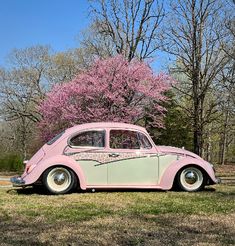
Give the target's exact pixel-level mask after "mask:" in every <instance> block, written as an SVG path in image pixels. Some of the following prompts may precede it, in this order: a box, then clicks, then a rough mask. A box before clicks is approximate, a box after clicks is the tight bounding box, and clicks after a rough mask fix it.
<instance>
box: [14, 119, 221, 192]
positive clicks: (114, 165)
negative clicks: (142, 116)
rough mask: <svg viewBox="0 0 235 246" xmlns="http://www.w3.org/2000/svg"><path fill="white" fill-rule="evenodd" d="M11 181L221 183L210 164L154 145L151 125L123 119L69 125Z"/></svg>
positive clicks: (89, 185) (184, 186) (62, 186)
mask: <svg viewBox="0 0 235 246" xmlns="http://www.w3.org/2000/svg"><path fill="white" fill-rule="evenodd" d="M11 182H12V183H13V186H22V187H25V186H28V185H35V184H39V183H40V184H43V185H44V186H45V187H46V189H47V190H48V191H49V192H50V193H52V194H65V193H68V192H70V191H72V190H73V189H77V188H80V189H82V190H87V189H99V188H105V189H109V188H118V189H120V188H129V189H132V188H133V189H137V188H138V189H162V190H169V189H171V188H172V187H173V185H177V186H178V187H179V188H180V189H181V190H184V191H198V190H201V189H202V188H203V187H204V186H205V185H210V184H215V183H219V179H217V178H216V177H215V173H214V169H213V166H212V165H211V164H209V163H208V162H206V161H204V160H203V159H202V158H200V157H199V156H198V155H196V154H194V153H192V152H189V151H186V150H184V149H179V148H174V147H166V146H156V145H155V144H154V142H153V141H152V139H151V137H150V136H149V134H148V133H147V131H146V130H145V129H144V128H142V127H140V126H136V125H131V124H124V123H114V122H110V123H89V124H83V125H77V126H74V127H72V128H69V129H67V130H65V131H63V132H61V133H60V134H58V135H57V136H55V137H54V138H53V139H51V140H50V141H49V142H47V143H46V144H45V145H44V146H43V147H42V148H41V149H39V151H38V152H37V153H36V154H35V155H34V156H33V157H32V158H31V159H30V160H29V161H28V162H27V163H26V167H25V171H24V173H23V174H22V176H20V177H13V178H11Z"/></svg>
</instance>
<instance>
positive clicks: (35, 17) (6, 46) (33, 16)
mask: <svg viewBox="0 0 235 246" xmlns="http://www.w3.org/2000/svg"><path fill="white" fill-rule="evenodd" d="M89 22H90V15H89V3H88V1H87V0H0V67H1V66H7V61H6V57H7V55H8V54H9V53H10V51H11V50H12V49H14V48H25V47H29V46H33V45H37V44H41V45H50V46H51V47H52V49H53V50H55V51H63V50H67V49H69V48H74V47H78V46H79V42H78V37H79V33H80V32H81V31H82V30H84V29H86V27H87V26H88V25H89ZM166 63H167V56H164V55H163V54H162V53H160V57H158V58H157V59H156V60H155V61H154V63H153V66H152V67H153V68H154V70H155V71H159V70H163V68H164V67H165V64H166Z"/></svg>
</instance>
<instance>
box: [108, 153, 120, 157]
mask: <svg viewBox="0 0 235 246" xmlns="http://www.w3.org/2000/svg"><path fill="white" fill-rule="evenodd" d="M118 156H119V154H118V153H111V154H109V157H118Z"/></svg>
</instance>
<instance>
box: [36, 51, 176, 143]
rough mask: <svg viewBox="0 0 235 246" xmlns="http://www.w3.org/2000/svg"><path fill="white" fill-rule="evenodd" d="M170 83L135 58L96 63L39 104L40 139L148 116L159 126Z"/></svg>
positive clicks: (55, 88)
mask: <svg viewBox="0 0 235 246" xmlns="http://www.w3.org/2000/svg"><path fill="white" fill-rule="evenodd" d="M172 83H173V80H172V79H171V77H169V76H168V75H166V74H164V73H160V74H157V75H155V74H154V73H153V71H152V69H151V68H150V67H149V66H148V65H147V64H146V63H144V62H141V61H138V60H137V59H134V60H132V61H131V62H130V63H129V62H128V61H127V60H126V59H125V58H124V57H123V56H121V55H118V56H116V57H112V58H108V59H106V60H97V61H96V62H95V64H94V65H93V66H92V67H91V68H90V69H89V70H87V71H84V72H83V73H81V74H79V75H78V76H77V77H76V78H75V79H74V80H72V81H71V82H68V83H65V84H62V85H56V86H54V87H53V89H52V90H51V91H50V92H49V93H48V94H47V96H46V99H45V100H44V101H42V102H41V104H40V106H39V111H40V113H41V114H42V115H43V119H42V121H41V122H40V123H39V129H40V131H41V136H42V137H43V139H44V140H47V139H49V138H50V137H51V136H53V135H54V134H56V133H57V132H58V131H60V130H62V129H64V128H67V127H70V126H73V125H76V124H81V123H86V122H98V121H118V122H126V123H135V122H136V121H138V120H140V119H142V118H144V117H148V118H149V117H150V118H151V122H152V124H153V125H155V126H158V127H162V126H163V122H162V120H163V117H164V113H165V112H166V109H165V108H164V107H163V106H162V103H163V102H165V101H167V97H166V95H165V92H166V91H167V90H169V89H170V87H171V84H172Z"/></svg>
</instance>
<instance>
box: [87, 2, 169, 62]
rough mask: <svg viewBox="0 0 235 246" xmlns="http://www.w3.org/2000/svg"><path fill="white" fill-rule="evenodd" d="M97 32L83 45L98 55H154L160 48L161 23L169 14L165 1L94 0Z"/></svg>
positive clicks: (94, 27)
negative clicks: (166, 11)
mask: <svg viewBox="0 0 235 246" xmlns="http://www.w3.org/2000/svg"><path fill="white" fill-rule="evenodd" d="M94 2H95V4H93V5H92V12H93V14H94V22H93V24H92V26H91V28H90V30H91V33H93V35H91V36H89V35H88V37H86V38H85V39H84V40H83V46H85V47H87V48H89V49H90V50H92V51H93V52H94V54H95V55H98V56H107V55H112V54H115V53H118V54H123V55H124V56H125V57H126V58H128V60H129V61H130V60H131V59H133V58H134V57H138V58H139V59H141V60H143V59H146V58H149V57H152V56H153V55H154V53H155V52H156V51H157V50H158V49H159V44H160V42H159V38H160V24H161V22H162V19H163V17H164V15H165V12H164V8H163V1H158V0H110V1H107V0H98V1H94Z"/></svg>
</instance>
